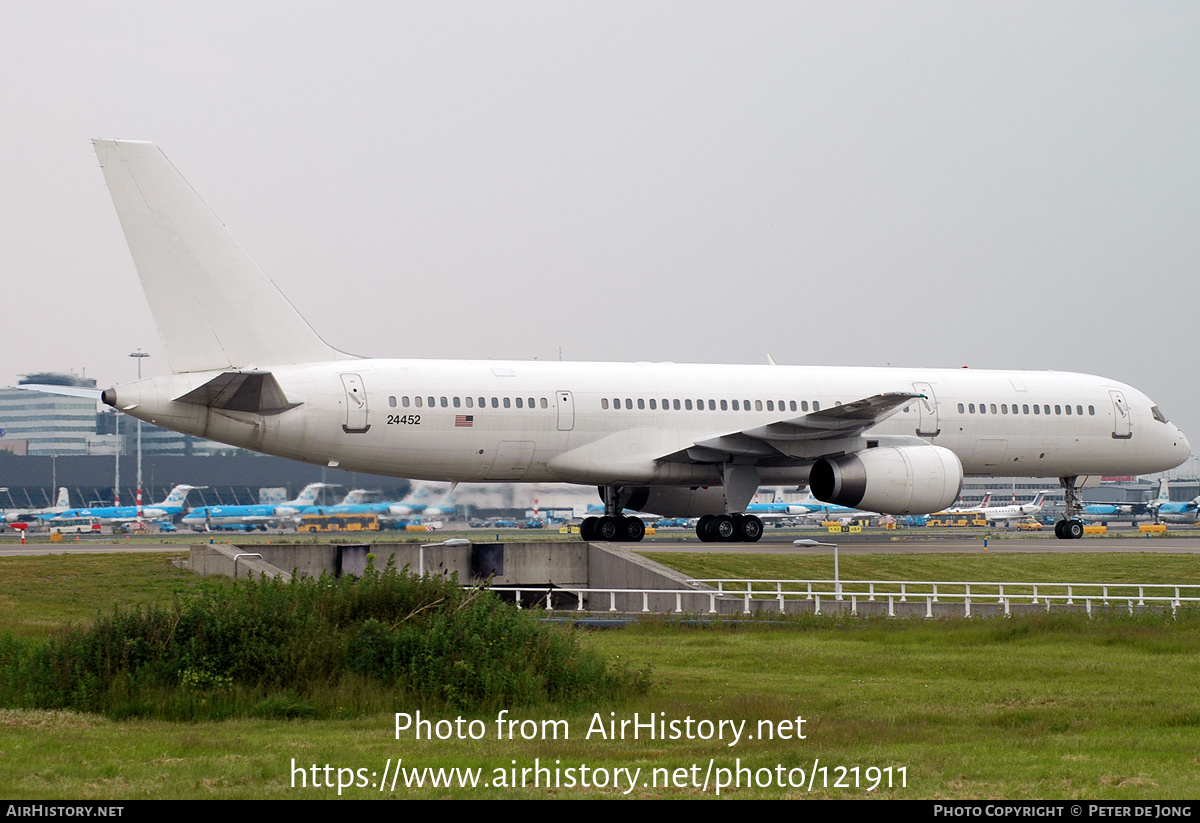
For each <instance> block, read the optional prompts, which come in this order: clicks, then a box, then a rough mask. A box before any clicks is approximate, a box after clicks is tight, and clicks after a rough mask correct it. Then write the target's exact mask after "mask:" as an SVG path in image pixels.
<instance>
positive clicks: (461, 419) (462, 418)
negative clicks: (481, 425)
mask: <svg viewBox="0 0 1200 823" xmlns="http://www.w3.org/2000/svg"><path fill="white" fill-rule="evenodd" d="M474 425H475V415H473V414H456V415H454V428H456V429H469V428H471V427H472V426H474Z"/></svg>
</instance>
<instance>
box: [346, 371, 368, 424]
mask: <svg viewBox="0 0 1200 823" xmlns="http://www.w3.org/2000/svg"><path fill="white" fill-rule="evenodd" d="M342 387H343V388H344V389H345V390H346V422H345V423H344V424H342V431H344V432H346V433H347V434H362V433H364V432H365V431H366V430H367V429H369V428H371V424H370V423H368V422H367V390H366V388H365V387H364V386H363V382H362V378H361V377H359V376H358V375H357V374H343V375H342Z"/></svg>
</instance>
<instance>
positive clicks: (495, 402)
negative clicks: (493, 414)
mask: <svg viewBox="0 0 1200 823" xmlns="http://www.w3.org/2000/svg"><path fill="white" fill-rule="evenodd" d="M492 408H493V409H498V408H500V400H499V398H496V397H493V398H492Z"/></svg>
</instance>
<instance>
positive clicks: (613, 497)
mask: <svg viewBox="0 0 1200 823" xmlns="http://www.w3.org/2000/svg"><path fill="white" fill-rule="evenodd" d="M600 491H601V494H602V495H603V497H604V516H603V517H585V518H584V519H583V523H582V524H581V525H580V527H579V536H580V537H582V538H583V539H584V540H603V541H605V542H620V543H640V542H641V540H642V538H643V537H645V536H646V524H645V523H643V522H642V520H641V518H640V517H628V516H626V515H623V514H621V507H622V500H621V488H620V487H619V486H604V487H602V488H601V490H600ZM626 500H628V497H626Z"/></svg>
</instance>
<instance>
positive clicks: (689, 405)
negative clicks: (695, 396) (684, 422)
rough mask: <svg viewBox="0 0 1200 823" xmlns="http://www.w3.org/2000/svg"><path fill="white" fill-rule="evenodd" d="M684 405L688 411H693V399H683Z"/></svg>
mask: <svg viewBox="0 0 1200 823" xmlns="http://www.w3.org/2000/svg"><path fill="white" fill-rule="evenodd" d="M683 407H684V408H685V409H687V410H688V411H691V410H692V401H691V400H684V401H683Z"/></svg>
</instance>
